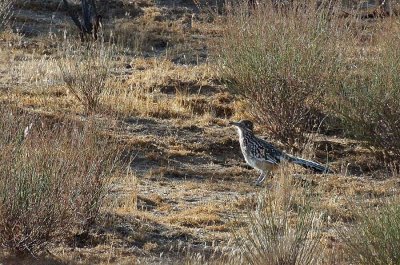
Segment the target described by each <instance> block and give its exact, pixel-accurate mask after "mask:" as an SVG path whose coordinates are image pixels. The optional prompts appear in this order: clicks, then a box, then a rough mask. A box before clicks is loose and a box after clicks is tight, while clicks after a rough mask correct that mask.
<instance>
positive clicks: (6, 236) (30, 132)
mask: <svg viewBox="0 0 400 265" xmlns="http://www.w3.org/2000/svg"><path fill="white" fill-rule="evenodd" d="M0 110H1V111H0V128H1V132H0V149H1V154H0V235H1V236H0V246H1V247H2V248H5V249H8V250H9V251H11V252H14V253H25V254H26V253H29V254H33V255H35V254H37V253H40V252H41V251H43V250H45V249H46V247H47V246H48V244H49V243H54V242H59V241H64V240H68V239H69V238H71V236H72V235H73V234H74V233H77V232H82V231H87V229H88V228H89V227H90V226H91V225H92V224H93V223H94V222H95V221H96V218H97V216H98V214H99V210H100V207H101V206H102V204H103V198H104V195H105V194H106V191H107V186H108V183H109V179H110V177H111V175H112V174H113V171H114V168H115V165H116V163H117V162H116V159H115V157H116V156H115V154H114V151H112V150H113V148H110V146H109V145H108V144H107V142H105V141H104V140H101V138H100V137H99V136H98V134H97V133H96V131H95V130H94V129H93V128H91V127H90V126H84V127H82V126H78V125H77V124H75V125H74V124H72V123H68V122H66V123H65V124H64V125H48V127H46V128H42V127H41V126H42V125H41V122H40V121H38V120H37V118H35V120H36V122H35V121H34V119H33V118H29V117H27V116H25V114H24V113H23V112H21V111H19V110H17V109H10V108H3V107H1V109H0ZM30 124H33V125H31V126H30ZM43 126H46V125H43ZM25 128H26V129H25Z"/></svg>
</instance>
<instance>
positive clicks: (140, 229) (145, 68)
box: [0, 0, 400, 264]
mask: <svg viewBox="0 0 400 265" xmlns="http://www.w3.org/2000/svg"><path fill="white" fill-rule="evenodd" d="M59 2H60V1H50V0H49V1H21V3H19V4H18V6H17V7H18V10H17V11H16V20H15V22H14V24H13V29H14V32H15V33H13V34H11V33H10V34H8V35H6V36H4V37H3V39H2V40H0V43H1V51H0V53H1V59H0V80H1V83H0V101H3V102H13V103H16V104H18V105H19V106H20V107H22V108H24V109H27V110H29V111H31V112H32V113H35V115H38V116H41V115H46V116H50V117H54V118H58V119H59V118H61V119H77V120H82V121H85V120H86V117H85V116H84V115H83V114H82V111H81V107H80V106H78V105H79V104H78V103H77V102H75V101H74V99H73V98H72V97H71V96H70V95H68V93H66V92H65V88H63V87H62V86H63V85H62V82H59V81H57V79H56V78H51V75H52V71H51V69H52V64H51V63H52V62H51V60H50V59H49V58H50V57H51V55H53V54H55V50H56V48H57V45H56V40H57V39H58V37H56V36H63V34H64V31H67V34H68V35H73V34H74V29H73V27H72V26H71V22H70V20H69V19H68V17H66V15H65V14H64V12H63V11H62V5H61V4H60V3H59ZM101 12H105V14H107V15H106V16H105V18H106V20H105V25H106V27H109V28H111V29H113V28H114V29H115V30H116V31H120V32H121V31H122V32H126V33H127V34H128V33H132V31H137V32H138V34H137V35H135V37H132V38H128V37H127V40H121V41H122V42H125V44H126V43H127V42H128V43H129V42H131V44H132V46H131V47H130V48H131V50H130V51H129V52H130V54H129V55H126V56H124V57H123V58H119V59H118V60H116V62H115V65H116V66H115V71H113V75H114V76H115V77H114V78H115V79H114V80H115V82H116V83H118V85H116V87H117V88H118V89H120V88H125V87H130V86H134V87H142V88H143V87H144V88H145V89H144V90H143V91H144V92H143V91H142V92H138V94H135V95H136V96H137V98H139V99H140V100H142V101H143V102H144V103H143V102H141V103H140V102H139V101H140V100H138V101H135V102H133V103H131V104H136V105H135V106H136V107H135V106H134V107H131V108H130V109H128V108H124V106H122V107H120V106H119V104H121V105H122V104H125V103H126V102H125V101H124V102H125V103H119V101H118V99H119V98H118V97H117V96H115V97H112V96H107V97H106V98H105V99H106V100H107V102H108V103H106V104H105V105H106V111H104V113H99V114H96V115H95V116H94V117H93V118H94V119H96V120H97V121H98V122H99V124H101V126H102V129H103V130H104V132H105V133H106V134H107V135H110V136H112V137H113V138H115V139H117V140H118V141H120V142H123V143H124V144H125V145H126V146H128V148H127V151H126V152H127V154H126V155H128V154H129V155H131V157H133V159H132V161H131V162H130V165H131V169H132V171H133V172H134V174H133V175H128V176H127V177H126V178H124V179H119V180H117V181H115V183H114V185H113V186H112V189H111V191H110V194H109V197H108V198H107V200H108V203H109V206H108V207H107V208H106V209H104V210H103V215H102V218H101V220H100V221H99V223H98V225H97V226H96V227H95V228H93V229H92V231H91V232H90V233H89V234H80V235H77V236H76V239H75V242H74V243H73V244H70V245H64V246H62V247H60V246H57V247H54V248H52V249H51V251H50V252H51V253H52V254H51V255H47V256H45V257H44V258H43V259H42V258H39V259H36V260H31V259H28V258H26V259H23V258H21V257H16V258H7V259H6V260H5V261H4V264H23V263H30V264H32V263H34V264H35V263H36V264H75V263H79V264H110V263H111V264H182V263H185V262H189V260H190V257H191V256H193V253H200V254H201V255H203V256H206V257H207V256H212V255H213V254H215V253H217V254H218V253H220V249H221V248H222V247H224V246H226V244H227V242H228V241H229V240H230V239H231V230H232V229H240V227H241V226H243V225H246V224H245V223H244V222H243V219H242V216H244V215H246V211H248V210H249V209H251V208H253V207H254V203H255V196H256V194H257V193H259V192H263V190H264V189H263V188H259V187H255V186H254V185H253V181H254V180H255V178H256V177H257V172H255V171H253V170H251V169H250V168H249V167H248V166H246V164H245V163H244V160H243V158H242V156H241V153H240V149H239V144H238V141H237V136H236V132H235V130H234V129H233V128H231V127H228V126H227V123H228V120H230V119H239V118H241V117H243V116H244V114H243V106H242V105H241V103H240V101H239V100H238V99H235V98H234V96H232V95H230V94H228V93H227V92H225V91H224V87H223V85H221V84H220V83H219V82H218V78H216V76H215V75H214V71H215V70H214V68H213V66H212V60H215V58H214V59H213V55H212V47H213V46H212V44H213V42H214V41H215V40H216V39H218V37H219V30H220V29H219V26H218V24H217V23H216V22H215V21H213V20H212V19H211V18H210V17H209V16H208V15H207V13H201V12H200V11H199V10H198V9H197V7H196V5H195V4H193V3H191V2H189V1H183V0H182V1H154V2H153V1H142V0H140V1H109V2H108V3H107V4H105V6H103V7H102V10H101ZM192 13H195V14H196V15H195V18H194V20H193V26H192V29H190V30H188V31H186V29H185V23H187V17H191V15H192ZM16 33H18V34H16ZM124 36H126V34H125V35H124ZM53 67H55V66H54V65H53ZM117 88H116V89H117ZM122 98H123V97H121V100H122ZM143 98H144V99H143ZM124 100H125V99H124ZM139 103H140V104H141V105H140V104H139ZM149 104H150V105H149ZM138 106H139V107H138ZM258 131H259V133H260V134H262V128H258ZM315 141H316V146H317V149H316V159H317V160H320V161H324V159H325V158H326V156H327V155H328V156H329V157H330V161H331V162H332V163H331V166H332V168H333V169H334V170H335V172H336V173H335V174H332V175H330V176H321V175H311V174H307V172H305V171H303V170H302V169H300V168H290V170H289V173H290V174H289V175H294V173H299V174H301V176H300V177H293V176H292V177H291V178H293V179H294V181H296V179H298V178H300V180H302V181H306V182H308V183H311V184H312V185H313V186H314V189H315V191H316V193H317V194H319V195H320V201H319V204H318V205H317V207H318V208H319V209H321V210H322V211H324V212H325V213H326V216H327V217H326V228H325V234H326V235H325V237H324V244H326V245H327V246H328V247H327V249H329V250H330V251H332V252H335V251H336V250H337V249H338V248H339V247H340V246H338V244H337V237H336V235H335V231H334V228H335V227H338V226H342V225H349V224H351V222H352V221H354V218H355V216H354V212H353V211H352V208H354V207H358V205H362V204H367V203H373V202H376V203H379V201H380V199H382V198H386V197H391V196H394V195H396V194H398V193H399V192H398V191H399V189H398V187H399V184H400V181H399V180H398V179H395V178H386V177H383V176H386V175H388V174H389V173H388V172H384V171H383V170H382V169H381V167H380V166H379V163H378V162H376V161H374V159H373V158H371V157H370V156H369V152H368V150H364V149H362V148H361V147H360V146H359V144H358V143H356V142H352V141H349V140H346V139H341V138H337V137H325V136H321V137H318V138H316V140H315ZM274 185H276V181H275V180H274V179H271V180H268V181H267V183H266V185H265V186H266V188H267V189H270V188H271V187H272V186H274ZM337 262H338V261H335V260H327V264H340V261H339V263H337Z"/></svg>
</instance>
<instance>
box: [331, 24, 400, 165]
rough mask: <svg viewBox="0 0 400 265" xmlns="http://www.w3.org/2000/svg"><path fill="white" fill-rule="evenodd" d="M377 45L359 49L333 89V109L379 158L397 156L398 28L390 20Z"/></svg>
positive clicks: (399, 127) (399, 120)
mask: <svg viewBox="0 0 400 265" xmlns="http://www.w3.org/2000/svg"><path fill="white" fill-rule="evenodd" d="M389 24H390V27H387V26H386V27H385V32H382V34H380V37H379V38H378V40H377V44H376V45H377V46H376V49H374V52H370V53H369V54H365V52H364V54H363V51H361V52H360V55H359V58H362V59H361V60H356V61H354V62H353V66H352V69H353V70H352V71H348V75H347V76H346V77H345V78H343V79H342V80H340V82H339V83H338V85H337V86H336V88H335V89H334V90H332V92H334V95H333V96H332V98H331V100H332V102H331V103H332V106H331V108H332V110H333V111H334V113H335V114H336V115H338V116H340V117H341V118H342V121H343V123H344V126H345V128H346V129H347V132H348V133H349V134H350V135H351V136H352V137H354V138H355V139H358V140H361V141H365V142H366V143H367V145H368V146H370V147H371V146H372V147H375V148H376V149H378V150H375V151H376V152H375V153H376V154H377V157H378V159H379V160H380V161H382V160H386V161H388V162H393V161H395V162H396V161H398V159H399V158H400V101H399V98H400V89H399V87H400V77H399V74H398V73H399V71H400V51H399V49H398V42H399V41H400V37H399V33H400V29H399V27H398V25H396V23H391V22H389Z"/></svg>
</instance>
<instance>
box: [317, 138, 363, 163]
mask: <svg viewBox="0 0 400 265" xmlns="http://www.w3.org/2000/svg"><path fill="white" fill-rule="evenodd" d="M315 148H316V155H317V157H318V158H322V159H323V158H326V156H327V154H328V155H329V158H331V159H332V158H334V159H337V158H342V157H346V156H351V155H354V154H356V152H355V151H354V146H349V145H346V144H343V143H337V142H332V141H318V142H316V144H315Z"/></svg>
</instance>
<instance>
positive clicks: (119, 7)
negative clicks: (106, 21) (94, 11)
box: [97, 0, 144, 19]
mask: <svg viewBox="0 0 400 265" xmlns="http://www.w3.org/2000/svg"><path fill="white" fill-rule="evenodd" d="M136 2H137V1H123V0H114V1H103V2H102V4H101V5H98V7H97V8H98V12H99V14H101V15H103V16H104V17H105V18H112V19H115V18H127V17H128V18H134V17H138V16H141V15H143V14H144V12H143V10H142V9H141V8H140V7H139V5H137V4H136Z"/></svg>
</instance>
